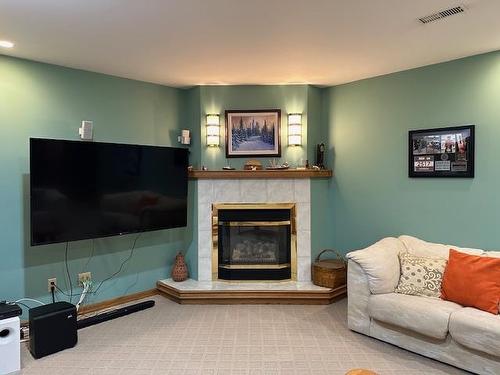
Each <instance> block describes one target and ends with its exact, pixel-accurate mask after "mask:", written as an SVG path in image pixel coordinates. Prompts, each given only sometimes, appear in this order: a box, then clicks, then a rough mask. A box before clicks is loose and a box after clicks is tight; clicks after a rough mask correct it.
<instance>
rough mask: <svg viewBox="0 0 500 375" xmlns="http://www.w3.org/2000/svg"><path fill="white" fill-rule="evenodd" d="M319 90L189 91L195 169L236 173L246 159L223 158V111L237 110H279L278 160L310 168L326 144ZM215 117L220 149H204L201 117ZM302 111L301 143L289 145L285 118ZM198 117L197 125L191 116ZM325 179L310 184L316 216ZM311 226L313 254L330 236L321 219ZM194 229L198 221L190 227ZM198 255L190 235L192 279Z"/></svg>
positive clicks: (294, 87) (234, 88)
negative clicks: (317, 150) (231, 169)
mask: <svg viewBox="0 0 500 375" xmlns="http://www.w3.org/2000/svg"><path fill="white" fill-rule="evenodd" d="M322 92H323V90H322V89H320V88H317V87H313V86H309V85H287V86H251V85H249V86H200V87H195V88H193V89H190V90H189V92H188V93H187V100H188V101H189V103H190V104H189V108H190V115H189V121H187V122H186V125H187V126H188V127H189V129H191V131H192V134H193V143H192V145H191V151H192V155H193V157H192V159H191V161H192V164H193V165H194V167H195V168H200V167H201V166H202V165H203V166H206V167H208V168H209V169H210V170H220V169H222V167H223V166H225V165H227V164H228V163H230V165H231V166H232V167H235V168H236V169H241V168H242V167H243V164H244V163H245V161H246V160H247V159H249V158H248V157H245V158H229V159H228V158H226V151H225V117H224V112H225V110H230V109H241V110H252V109H275V108H277V109H281V153H282V157H281V158H280V160H281V162H285V161H287V162H288V163H289V164H290V165H291V166H292V167H295V166H297V165H298V164H300V163H302V162H303V160H305V159H309V161H310V163H311V164H312V163H313V162H314V160H315V153H314V149H315V144H316V143H320V142H324V141H325V140H326V136H327V131H325V129H326V128H325V127H324V126H323V125H322V124H323V117H322V105H323V99H322ZM214 113H218V114H220V124H221V145H220V147H207V146H206V131H205V130H206V115H207V114H214ZM288 113H302V145H301V146H294V147H289V146H288V138H287V124H288V121H287V114H288ZM196 116H198V117H197V121H196V120H195V118H196ZM252 159H259V160H261V162H262V164H263V165H264V166H265V165H266V164H268V161H269V159H270V158H252ZM191 185H192V186H193V187H192V189H191V191H192V192H193V201H192V202H193V205H192V207H193V212H194V217H196V212H197V202H196V200H195V197H196V191H197V190H196V189H197V184H196V182H195V181H192V182H191ZM328 186H329V180H328V179H325V180H315V181H313V182H312V187H311V191H312V192H314V194H313V195H312V197H311V200H312V204H313V207H315V209H316V208H317V209H318V210H319V211H318V212H320V213H321V214H323V213H324V212H325V211H326V210H325V207H327V206H326V205H325V197H326V195H327V194H328ZM312 224H313V225H314V224H317V225H316V226H315V227H314V228H313V229H312V233H311V234H312V237H313V238H314V239H313V253H316V252H317V251H319V249H320V248H322V247H323V248H324V247H325V246H326V244H329V239H330V236H329V232H328V231H324V230H323V228H325V227H326V226H325V220H324V219H322V218H320V219H317V218H316V217H313V218H312ZM193 227H194V228H196V227H197V223H196V222H195V223H193ZM197 255H198V238H197V235H196V230H195V233H193V235H192V237H191V243H190V245H189V248H188V251H187V257H186V258H187V262H188V265H189V267H190V273H191V276H192V277H193V278H196V277H197V275H198V274H197Z"/></svg>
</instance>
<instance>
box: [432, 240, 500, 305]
mask: <svg viewBox="0 0 500 375" xmlns="http://www.w3.org/2000/svg"><path fill="white" fill-rule="evenodd" d="M441 298H443V299H445V300H448V301H453V302H456V303H460V304H461V305H463V306H468V307H475V308H478V309H481V310H484V311H488V312H490V313H492V314H498V304H499V303H500V258H493V257H488V256H477V255H469V254H465V253H462V252H460V251H456V250H453V249H452V250H450V258H449V260H448V265H447V266H446V270H445V272H444V275H443V284H442V290H441Z"/></svg>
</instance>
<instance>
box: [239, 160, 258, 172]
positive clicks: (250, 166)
mask: <svg viewBox="0 0 500 375" xmlns="http://www.w3.org/2000/svg"><path fill="white" fill-rule="evenodd" d="M243 169H244V170H246V171H260V170H261V169H262V163H261V162H260V161H258V160H255V159H250V160H247V161H246V162H245V166H244V167H243Z"/></svg>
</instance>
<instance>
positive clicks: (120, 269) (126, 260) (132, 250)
mask: <svg viewBox="0 0 500 375" xmlns="http://www.w3.org/2000/svg"><path fill="white" fill-rule="evenodd" d="M140 236H141V233H139V234H138V235H137V237H136V238H135V239H134V243H133V245H132V249H131V250H130V254H129V256H128V257H127V258H126V259H125V260H124V261H123V262H122V263H121V264H120V268H118V271H116V272H115V273H114V274H112V275H111V276H109V277H107V278H106V279H104V280H102V281H101V282H100V283H99V285H98V286H97V288H96V290H94V291H92V294H93V295H95V294H97V292H98V291H99V289H100V288H101V286H102V284H104V283H105V282H106V281H108V280H111V279H112V278H113V277H115V276H116V275H118V274H119V273H120V272H122V269H123V267H124V266H125V264H127V263H128V262H129V261H130V259H132V256H133V255H134V250H135V245H136V243H137V240H138V239H139V237H140Z"/></svg>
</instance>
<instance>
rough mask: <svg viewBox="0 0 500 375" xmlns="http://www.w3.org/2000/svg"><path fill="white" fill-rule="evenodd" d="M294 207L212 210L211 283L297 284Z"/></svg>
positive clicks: (236, 206)
mask: <svg viewBox="0 0 500 375" xmlns="http://www.w3.org/2000/svg"><path fill="white" fill-rule="evenodd" d="M296 237H297V232H296V218H295V204H293V203H238V204H230V203H221V204H213V206H212V279H213V280H230V281H235V280H240V281H245V280H296V279H297V246H296Z"/></svg>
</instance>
